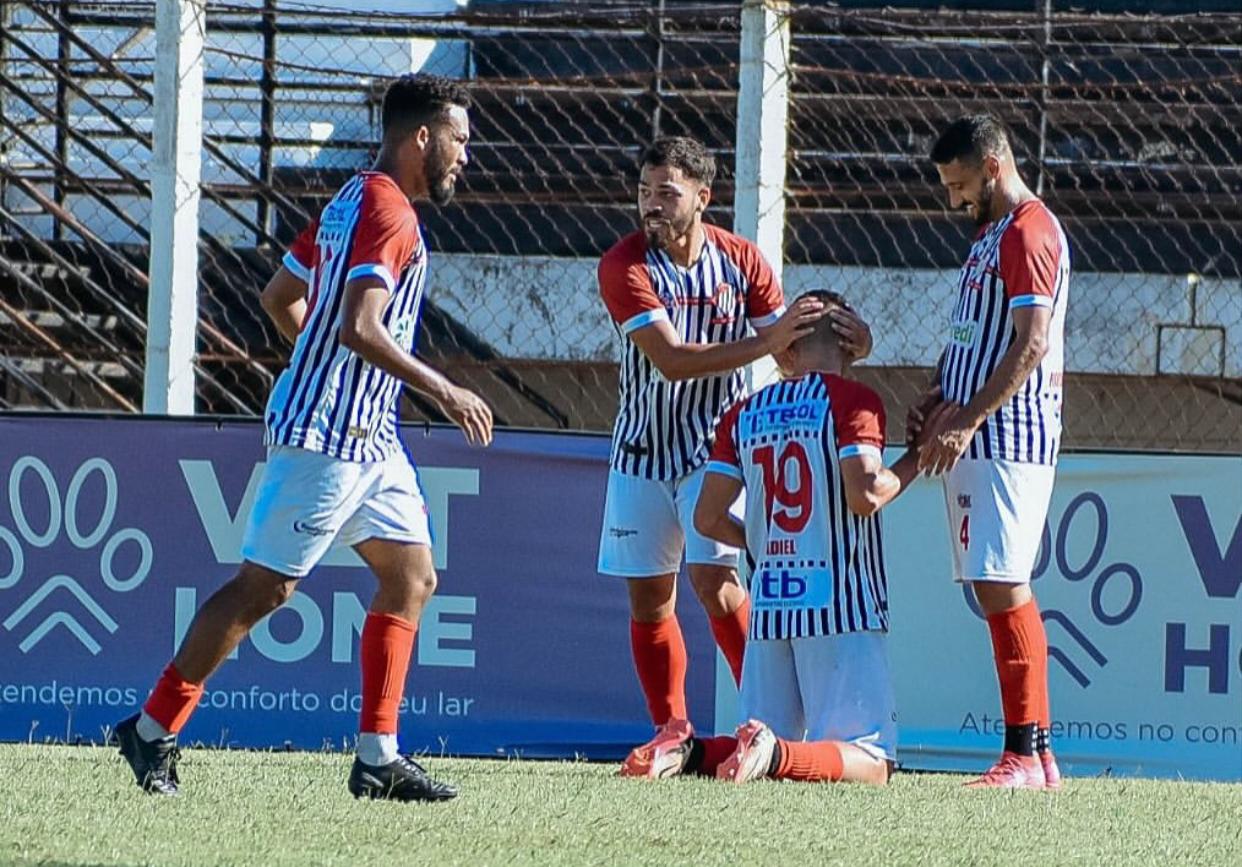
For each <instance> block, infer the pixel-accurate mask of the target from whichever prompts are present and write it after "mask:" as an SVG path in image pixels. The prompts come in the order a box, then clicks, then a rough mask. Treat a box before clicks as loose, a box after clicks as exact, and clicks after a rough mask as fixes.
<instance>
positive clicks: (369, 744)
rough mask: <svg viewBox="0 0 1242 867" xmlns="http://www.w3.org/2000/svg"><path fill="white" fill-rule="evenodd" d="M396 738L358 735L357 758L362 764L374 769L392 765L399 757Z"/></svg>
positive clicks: (393, 736) (381, 735)
mask: <svg viewBox="0 0 1242 867" xmlns="http://www.w3.org/2000/svg"><path fill="white" fill-rule="evenodd" d="M399 755H400V754H399V753H398V752H397V736H396V735H393V734H375V733H373V732H363V733H362V734H360V735H358V758H359V759H361V760H362V762H363V764H367V765H373V766H376V767H379V766H382V765H388V764H392V763H393V762H395V761H396V760H397V758H398V757H399Z"/></svg>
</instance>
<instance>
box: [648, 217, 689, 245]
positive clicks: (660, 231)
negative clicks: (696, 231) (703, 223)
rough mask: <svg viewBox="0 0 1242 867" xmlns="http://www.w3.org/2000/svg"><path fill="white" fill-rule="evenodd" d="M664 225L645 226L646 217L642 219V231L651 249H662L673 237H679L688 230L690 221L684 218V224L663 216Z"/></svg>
mask: <svg viewBox="0 0 1242 867" xmlns="http://www.w3.org/2000/svg"><path fill="white" fill-rule="evenodd" d="M665 220H666V222H665V223H664V225H662V226H660V227H659V228H656V229H649V228H647V226H646V225H645V224H646V219H645V218H644V220H643V223H644V225H643V232H644V234H646V236H647V246H648V247H650V248H651V249H653V250H663V249H666V248H667V247H668V245H669V244H671V243H672V242H673V239H675V238H680V237H681V236H682V235H684V234H686V232H688V231H689V230H690V221H689V220H686V221H685V222H684V224H678V223H675V222H673V221H672V220H671V219H668V218H665Z"/></svg>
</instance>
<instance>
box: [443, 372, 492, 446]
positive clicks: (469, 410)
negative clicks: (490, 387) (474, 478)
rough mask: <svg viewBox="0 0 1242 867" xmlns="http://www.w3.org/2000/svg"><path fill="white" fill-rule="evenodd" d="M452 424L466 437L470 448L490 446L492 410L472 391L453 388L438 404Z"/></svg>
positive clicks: (457, 387) (458, 387)
mask: <svg viewBox="0 0 1242 867" xmlns="http://www.w3.org/2000/svg"><path fill="white" fill-rule="evenodd" d="M440 409H442V410H444V414H445V415H447V416H448V417H449V418H450V419H451V420H452V422H453V424H455V425H457V426H458V427H459V428H461V431H462V433H464V434H465V435H466V442H468V443H470V445H472V446H488V445H491V444H492V410H491V407H489V406H488V405H487V404H486V403H485V402H484V400H483V398H481V397H479V396H478V395H477V394H475V393H474V392H473V391H470V390H469V389H466V388H461V387H460V386H456V385H455V386H453V388H452V390H451V391H450V392H449V395H448V398H447V399H446V400H445V401H444V402H443V403H441V404H440Z"/></svg>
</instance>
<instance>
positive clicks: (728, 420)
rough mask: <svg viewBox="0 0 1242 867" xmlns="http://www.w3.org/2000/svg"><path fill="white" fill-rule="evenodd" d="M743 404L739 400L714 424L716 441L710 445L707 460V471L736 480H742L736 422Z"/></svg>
mask: <svg viewBox="0 0 1242 867" xmlns="http://www.w3.org/2000/svg"><path fill="white" fill-rule="evenodd" d="M744 405H745V404H744V402H742V401H739V402H738V403H735V404H734V405H733V406H731V407H729V409H728V411H726V412H725V414H724V415H723V416H721V417H720V422H719V423H718V424H717V425H716V442H715V443H714V444H713V445H712V453H711V456H710V457H709V458H708V461H707V471H708V472H709V473H720V474H722V475H726V476H730V477H732V478H735V479H737V480H738V481H741V480H742V459H741V457H740V456H739V455H738V451H737V422H738V418H739V417H740V416H741V414H742V407H743V406H744Z"/></svg>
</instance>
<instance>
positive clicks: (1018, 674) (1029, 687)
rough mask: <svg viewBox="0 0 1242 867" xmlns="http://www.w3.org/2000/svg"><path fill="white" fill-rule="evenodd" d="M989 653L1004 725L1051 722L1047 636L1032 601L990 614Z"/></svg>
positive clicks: (1046, 725) (1045, 725)
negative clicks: (992, 658)
mask: <svg viewBox="0 0 1242 867" xmlns="http://www.w3.org/2000/svg"><path fill="white" fill-rule="evenodd" d="M988 628H989V629H990V630H991V632H992V653H993V655H994V656H995V658H996V675H997V677H998V679H999V680H1000V692H1001V707H1002V708H1003V709H1004V712H1005V724H1006V725H1007V726H1018V725H1029V724H1032V723H1037V724H1038V725H1039V727H1041V728H1047V727H1048V726H1049V725H1050V724H1051V720H1050V719H1049V710H1048V636H1047V633H1045V632H1044V622H1043V620H1042V619H1040V616H1039V606H1038V605H1036V604H1035V600H1034V599H1032V600H1031V601H1029V602H1027V603H1025V604H1023V605H1019V606H1017V607H1016V608H1009V609H1006V610H1005V611H1001V612H998V613H996V614H992V615H990V616H989V617H988Z"/></svg>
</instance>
